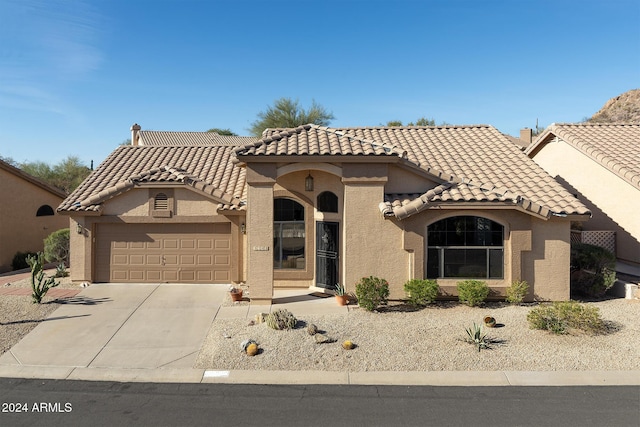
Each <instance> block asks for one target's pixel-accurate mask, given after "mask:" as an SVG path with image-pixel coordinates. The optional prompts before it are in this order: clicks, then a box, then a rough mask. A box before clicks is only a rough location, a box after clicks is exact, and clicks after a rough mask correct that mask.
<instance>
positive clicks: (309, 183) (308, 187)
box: [304, 174, 313, 191]
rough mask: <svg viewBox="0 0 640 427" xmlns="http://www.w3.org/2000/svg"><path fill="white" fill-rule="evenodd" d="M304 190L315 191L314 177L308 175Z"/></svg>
mask: <svg viewBox="0 0 640 427" xmlns="http://www.w3.org/2000/svg"><path fill="white" fill-rule="evenodd" d="M304 190H305V191H313V177H312V176H311V174H309V175H307V177H306V178H305V179H304Z"/></svg>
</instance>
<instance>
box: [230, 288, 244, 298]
mask: <svg viewBox="0 0 640 427" xmlns="http://www.w3.org/2000/svg"><path fill="white" fill-rule="evenodd" d="M229 295H231V300H233V301H242V289H240V290H239V291H236V292H229Z"/></svg>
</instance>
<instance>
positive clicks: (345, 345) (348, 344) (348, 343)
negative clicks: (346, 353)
mask: <svg viewBox="0 0 640 427" xmlns="http://www.w3.org/2000/svg"><path fill="white" fill-rule="evenodd" d="M342 348H344V349H345V350H351V349H352V348H353V343H352V342H351V341H349V340H347V341H343V342H342Z"/></svg>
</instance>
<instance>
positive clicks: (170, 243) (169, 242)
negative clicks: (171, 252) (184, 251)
mask: <svg viewBox="0 0 640 427" xmlns="http://www.w3.org/2000/svg"><path fill="white" fill-rule="evenodd" d="M163 247H164V248H165V249H178V247H179V245H178V240H177V239H170V238H165V239H164V241H163Z"/></svg>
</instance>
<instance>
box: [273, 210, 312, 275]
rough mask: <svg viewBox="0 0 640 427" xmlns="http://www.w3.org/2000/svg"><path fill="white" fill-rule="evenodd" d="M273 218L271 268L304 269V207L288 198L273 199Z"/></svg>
mask: <svg viewBox="0 0 640 427" xmlns="http://www.w3.org/2000/svg"><path fill="white" fill-rule="evenodd" d="M273 219H274V221H273V268H275V269H291V268H293V269H304V268H305V258H304V247H305V238H306V231H305V223H304V207H303V206H302V205H301V204H300V203H298V202H296V201H293V200H290V199H275V200H274V201H273Z"/></svg>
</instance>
